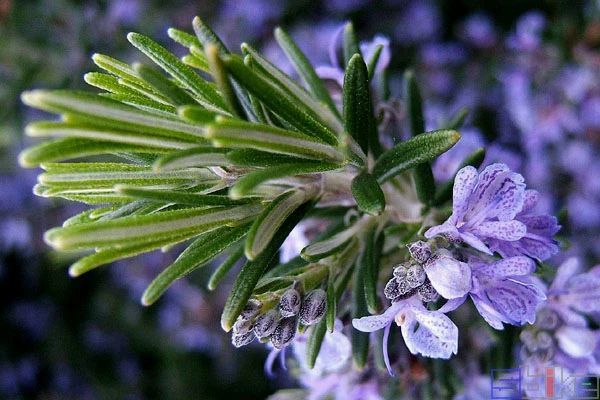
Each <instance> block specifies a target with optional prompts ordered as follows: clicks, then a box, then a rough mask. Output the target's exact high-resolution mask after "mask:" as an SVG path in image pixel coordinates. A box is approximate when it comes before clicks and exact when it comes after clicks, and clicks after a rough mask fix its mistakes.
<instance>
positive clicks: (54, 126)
mask: <svg viewBox="0 0 600 400" xmlns="http://www.w3.org/2000/svg"><path fill="white" fill-rule="evenodd" d="M25 133H26V134H27V135H28V136H33V137H48V136H66V137H73V138H79V139H89V140H98V141H106V142H113V143H120V144H124V145H137V146H140V147H152V148H155V149H156V151H158V150H159V149H185V148H188V147H193V146H194V145H195V144H197V143H198V142H206V140H205V139H201V138H198V137H195V136H191V135H189V134H185V133H182V134H171V135H169V137H168V136H166V135H165V136H163V135H157V134H152V133H140V132H135V131H127V130H123V129H112V128H96V127H90V126H86V124H76V123H68V122H52V121H41V122H34V123H31V124H29V125H27V127H26V128H25Z"/></svg>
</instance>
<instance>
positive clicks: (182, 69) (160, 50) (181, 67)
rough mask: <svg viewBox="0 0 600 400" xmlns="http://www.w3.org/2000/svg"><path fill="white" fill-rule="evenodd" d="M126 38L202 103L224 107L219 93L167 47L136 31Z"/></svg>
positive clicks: (220, 108)
mask: <svg viewBox="0 0 600 400" xmlns="http://www.w3.org/2000/svg"><path fill="white" fill-rule="evenodd" d="M127 39H128V40H129V42H130V43H131V44H133V45H134V46H135V47H137V48H138V49H139V50H140V51H141V52H142V53H144V54H145V55H146V56H148V57H149V58H150V59H151V60H152V61H154V62H155V63H156V64H157V65H158V66H160V67H161V68H163V69H164V70H165V71H166V72H167V73H168V74H169V75H171V76H172V77H173V78H175V79H176V80H177V81H178V82H179V83H180V84H181V85H182V86H183V87H185V88H186V89H188V90H189V91H190V92H192V93H193V94H194V95H195V96H197V99H198V100H199V101H200V102H201V104H202V105H204V106H205V107H207V108H209V109H212V110H214V111H217V112H219V111H223V110H225V109H226V105H225V102H224V101H223V99H222V98H221V96H219V93H218V92H217V91H216V90H215V89H214V88H213V87H212V86H211V85H210V84H209V83H208V82H206V81H205V80H204V79H202V78H201V77H200V75H198V74H196V73H195V72H194V71H193V70H192V69H190V67H188V66H187V65H185V64H184V63H182V62H181V61H180V60H179V59H178V58H177V57H175V56H174V55H173V54H171V53H170V52H169V51H167V49H165V48H164V47H162V46H161V45H159V44H158V43H156V42H155V41H153V40H152V39H150V38H148V37H146V36H143V35H140V34H138V33H133V32H132V33H129V34H128V35H127Z"/></svg>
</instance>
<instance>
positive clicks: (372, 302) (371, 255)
mask: <svg viewBox="0 0 600 400" xmlns="http://www.w3.org/2000/svg"><path fill="white" fill-rule="evenodd" d="M382 248H383V233H379V232H378V231H377V226H373V227H371V228H370V229H369V231H367V232H366V236H365V249H364V251H363V253H362V254H361V260H360V263H361V264H362V266H363V268H364V275H363V278H364V291H365V300H366V303H367V308H368V310H369V312H370V313H371V314H378V313H379V312H380V308H381V305H380V302H379V297H378V296H377V281H378V279H379V263H380V258H381V251H382Z"/></svg>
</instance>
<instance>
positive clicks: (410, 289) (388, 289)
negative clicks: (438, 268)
mask: <svg viewBox="0 0 600 400" xmlns="http://www.w3.org/2000/svg"><path fill="white" fill-rule="evenodd" d="M407 247H408V252H409V253H410V256H411V261H409V262H407V263H404V264H400V265H398V266H396V267H395V268H394V275H393V276H392V279H390V280H389V281H388V283H387V284H386V285H385V289H384V291H383V293H384V295H385V297H386V298H388V299H389V300H391V301H392V302H397V301H400V300H402V299H406V298H409V297H411V296H413V295H414V294H418V295H419V298H420V299H421V300H422V301H423V302H424V303H428V302H430V301H436V300H437V299H438V298H439V294H438V293H437V292H436V290H435V289H434V288H433V286H432V285H431V282H429V279H428V278H427V274H426V273H425V269H424V265H425V264H426V263H427V262H429V261H430V260H431V259H432V258H434V257H432V249H431V245H430V244H429V243H427V242H423V241H417V242H414V243H411V244H409V245H408V246H407Z"/></svg>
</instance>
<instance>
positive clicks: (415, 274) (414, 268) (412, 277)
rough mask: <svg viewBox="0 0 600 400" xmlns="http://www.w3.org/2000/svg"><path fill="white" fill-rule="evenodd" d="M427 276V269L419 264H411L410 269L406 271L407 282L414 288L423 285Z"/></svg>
mask: <svg viewBox="0 0 600 400" xmlns="http://www.w3.org/2000/svg"><path fill="white" fill-rule="evenodd" d="M426 278H427V275H426V274H425V270H424V269H423V267H422V266H420V265H419V264H413V265H411V266H410V268H409V269H408V271H406V282H408V284H409V285H410V287H412V288H416V287H419V286H421V285H422V284H423V282H425V279H426Z"/></svg>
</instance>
